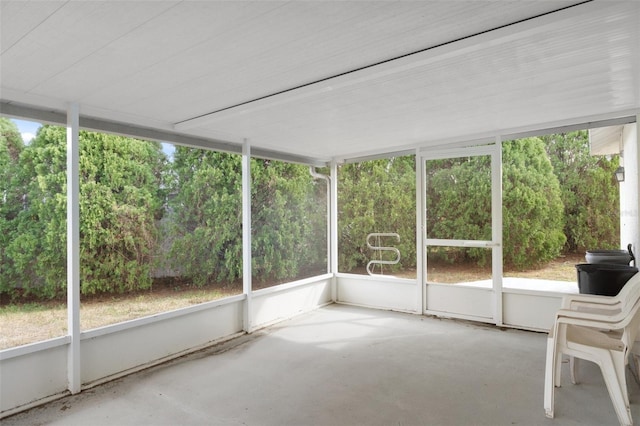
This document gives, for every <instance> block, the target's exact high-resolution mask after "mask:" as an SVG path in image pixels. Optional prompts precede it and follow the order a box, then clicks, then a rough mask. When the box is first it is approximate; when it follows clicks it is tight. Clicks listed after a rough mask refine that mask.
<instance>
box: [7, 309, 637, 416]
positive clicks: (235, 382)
mask: <svg viewBox="0 0 640 426" xmlns="http://www.w3.org/2000/svg"><path fill="white" fill-rule="evenodd" d="M545 347H546V334H542V333H532V332H525V331H518V330H510V329H507V330H502V329H499V328H496V327H493V326H484V325H480V324H476V323H470V322H465V321H454V320H442V319H435V318H429V317H422V316H417V315H409V314H401V313H394V312H388V311H379V310H370V309H364V308H356V307H350V306H344V305H331V306H327V307H325V308H322V309H319V310H317V311H314V312H311V313H309V314H306V315H303V316H300V317H298V318H295V319H292V320H289V321H285V322H283V323H280V324H278V325H276V326H273V327H270V328H268V329H265V330H262V331H259V332H256V333H254V334H252V335H250V336H243V337H240V338H237V339H234V340H231V341H229V342H226V343H224V344H222V345H219V346H217V347H214V348H211V349H208V350H205V351H201V352H198V353H196V354H192V355H190V356H187V357H184V358H181V359H178V360H175V361H172V362H170V363H167V364H164V365H162V366H158V367H155V368H151V369H148V370H145V371H143V372H141V373H137V374H134V375H131V376H127V377H125V378H122V379H119V380H116V381H113V382H110V383H107V384H105V385H102V386H98V387H95V388H92V389H89V390H86V391H84V392H82V393H81V394H79V395H74V396H70V397H66V398H64V399H61V400H58V401H55V402H52V403H49V404H47V405H45V406H42V407H39V408H35V409H32V410H30V411H27V412H24V413H20V414H18V415H15V416H13V417H9V418H6V419H4V420H2V421H0V423H1V424H2V425H6V426H10V425H26V424H28V425H43V424H51V425H83V426H84V425H615V424H617V418H616V415H615V413H614V411H613V406H612V404H611V401H610V400H609V396H608V394H607V391H606V388H605V386H604V382H603V380H602V376H601V375H600V372H599V370H598V368H597V367H596V366H595V365H593V364H591V363H588V362H582V363H581V365H580V374H581V379H582V383H581V384H580V385H572V384H571V383H570V381H569V379H568V372H567V368H564V369H563V387H562V388H560V389H558V391H557V392H556V409H555V411H556V418H555V419H547V418H546V417H545V415H544V409H543V405H542V394H543V382H544V362H545V359H544V358H545ZM123 350H126V348H123ZM628 381H629V391H630V400H631V405H632V412H633V416H634V419H636V421H640V386H639V385H638V383H637V382H636V381H635V379H634V378H633V376H632V375H631V373H630V371H628Z"/></svg>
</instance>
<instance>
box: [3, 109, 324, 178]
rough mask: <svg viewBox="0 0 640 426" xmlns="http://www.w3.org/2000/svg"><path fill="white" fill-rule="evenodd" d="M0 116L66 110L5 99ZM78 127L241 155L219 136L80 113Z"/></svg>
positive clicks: (62, 116) (280, 155) (274, 154)
mask: <svg viewBox="0 0 640 426" xmlns="http://www.w3.org/2000/svg"><path fill="white" fill-rule="evenodd" d="M0 115H4V116H8V117H14V118H19V119H26V120H33V121H36V122H39V123H48V124H55V125H59V126H66V123H67V114H66V112H63V111H57V110H52V109H46V108H38V107H34V106H29V105H21V104H16V103H13V102H10V101H6V100H0ZM80 127H81V128H82V129H85V130H93V131H97V132H103V133H111V134H116V135H121V136H126V137H132V138H137V139H144V140H151V141H157V142H166V143H172V144H175V145H180V146H189V147H192V148H200V149H208V150H214V151H222V152H229V153H232V154H242V144H238V143H234V142H229V141H224V140H220V139H211V138H203V137H196V136H190V135H185V134H182V133H177V132H171V131H166V130H159V129H153V128H150V127H143V126H137V125H133V124H127V123H122V122H115V121H109V120H103V119H99V118H94V117H86V116H82V115H81V116H80ZM252 156H253V157H257V158H266V159H270V160H278V161H286V162H289V163H297V164H304V165H310V166H315V167H326V166H327V165H328V160H322V159H315V158H311V157H306V156H300V155H294V154H289V153H285V152H278V151H273V150H269V149H258V148H255V149H252Z"/></svg>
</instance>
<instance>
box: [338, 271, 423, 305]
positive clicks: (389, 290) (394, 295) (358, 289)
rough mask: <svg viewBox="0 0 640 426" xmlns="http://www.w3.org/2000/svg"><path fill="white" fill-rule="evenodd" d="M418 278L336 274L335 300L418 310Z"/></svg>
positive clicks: (352, 303)
mask: <svg viewBox="0 0 640 426" xmlns="http://www.w3.org/2000/svg"><path fill="white" fill-rule="evenodd" d="M416 285H417V284H416V280H411V279H404V278H395V277H391V276H389V277H382V276H369V275H355V274H337V276H336V287H337V289H336V293H337V295H336V297H337V300H336V302H339V303H345V304H349V305H358V306H367V307H370V308H377V309H389V310H393V311H400V312H411V313H416V306H417V304H416V294H417V291H416Z"/></svg>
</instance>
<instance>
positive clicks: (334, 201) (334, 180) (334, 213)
mask: <svg viewBox="0 0 640 426" xmlns="http://www.w3.org/2000/svg"><path fill="white" fill-rule="evenodd" d="M330 180H331V202H330V203H329V204H330V207H331V220H330V222H331V228H330V239H331V250H330V252H331V271H330V272H331V273H332V274H333V279H332V281H331V300H333V301H334V302H337V301H338V289H337V284H336V274H337V273H338V163H337V162H336V161H335V160H333V161H331V179H330Z"/></svg>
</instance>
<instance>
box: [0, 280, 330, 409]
mask: <svg viewBox="0 0 640 426" xmlns="http://www.w3.org/2000/svg"><path fill="white" fill-rule="evenodd" d="M332 277H333V276H332V275H331V274H326V275H322V276H319V277H314V278H309V279H306V280H301V281H297V282H293V283H289V284H283V285H280V286H276V287H272V288H268V289H264V290H259V291H256V292H254V293H253V297H254V299H253V301H254V303H253V304H252V309H253V312H252V315H253V318H254V319H255V324H258V325H259V326H261V327H262V326H265V325H268V324H272V323H274V322H276V321H279V320H282V319H286V318H290V317H292V316H294V315H297V314H300V313H303V312H307V311H310V310H312V309H316V308H318V307H320V306H323V305H326V304H328V303H331V302H332V300H331V283H332ZM245 298H246V296H245V295H238V296H233V297H229V298H226V299H223V300H218V301H213V302H207V303H203V304H200V305H195V306H191V307H188V308H183V309H179V310H176V311H172V312H165V313H162V314H158V315H152V316H149V317H144V318H139V319H136V320H132V321H127V322H124V323H119V324H114V325H110V326H106V327H102V328H99V329H94V330H90V331H86V332H83V333H82V334H81V341H80V356H81V362H80V367H81V373H80V376H81V382H82V389H86V388H87V387H91V386H93V385H95V384H98V383H102V382H104V381H107V380H112V379H114V378H117V377H120V376H122V375H125V374H129V373H131V372H134V371H137V370H141V369H144V368H148V367H149V366H152V365H155V364H158V363H160V362H164V361H167V360H169V359H172V358H176V357H178V356H181V355H184V354H186V353H189V352H193V351H196V350H199V349H202V348H204V347H207V346H210V345H212V344H215V343H217V342H220V341H222V340H225V339H228V338H230V337H233V336H235V335H237V334H238V333H241V332H242V330H243V326H244V324H243V319H244V317H245V312H244V307H245V306H246V305H245V303H244V302H245ZM70 342H71V339H70V338H69V336H65V337H60V338H57V339H52V340H50V341H45V342H39V343H35V344H31V345H25V346H19V347H16V348H10V349H5V350H2V351H0V418H2V417H6V416H8V415H11V414H14V413H17V412H19V411H22V410H25V409H28V408H31V407H33V406H36V405H39V404H42V403H45V402H48V401H50V400H51V399H55V398H58V397H60V396H64V395H66V394H68V393H69V391H68V390H67V389H68V378H67V371H68V367H67V361H68V355H69V345H70Z"/></svg>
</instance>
